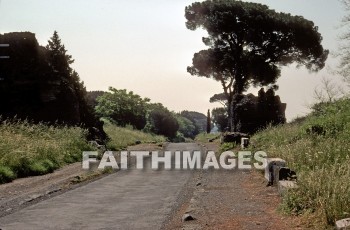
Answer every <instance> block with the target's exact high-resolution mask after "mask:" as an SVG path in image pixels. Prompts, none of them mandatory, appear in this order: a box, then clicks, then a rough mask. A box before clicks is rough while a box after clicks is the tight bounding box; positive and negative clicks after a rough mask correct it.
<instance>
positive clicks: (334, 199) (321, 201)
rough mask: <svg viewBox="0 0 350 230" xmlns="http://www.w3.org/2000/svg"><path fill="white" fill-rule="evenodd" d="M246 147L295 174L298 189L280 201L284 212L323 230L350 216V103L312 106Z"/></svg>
mask: <svg viewBox="0 0 350 230" xmlns="http://www.w3.org/2000/svg"><path fill="white" fill-rule="evenodd" d="M251 142H252V144H253V146H254V148H255V150H263V151H265V152H267V154H268V156H269V157H280V158H282V159H284V160H286V162H287V164H288V166H289V167H290V168H292V169H294V170H296V172H297V175H298V185H299V188H298V189H296V190H291V191H290V192H288V193H287V194H286V195H285V196H284V197H283V202H282V205H281V209H282V210H283V211H285V212H286V213H289V214H295V215H305V216H308V217H309V220H312V221H311V225H314V227H315V226H316V225H317V226H316V227H317V228H324V229H326V228H328V227H329V226H331V225H334V223H335V221H336V220H339V219H343V218H348V217H350V183H349V181H350V99H341V100H338V101H336V102H334V103H324V104H319V105H316V106H314V111H313V112H312V113H311V114H310V115H309V116H307V117H306V118H305V119H302V120H301V121H298V122H292V123H291V124H286V125H282V126H278V127H269V128H267V129H266V130H263V131H261V132H259V133H257V134H256V135H255V136H253V137H252V140H251ZM310 215H311V218H310Z"/></svg>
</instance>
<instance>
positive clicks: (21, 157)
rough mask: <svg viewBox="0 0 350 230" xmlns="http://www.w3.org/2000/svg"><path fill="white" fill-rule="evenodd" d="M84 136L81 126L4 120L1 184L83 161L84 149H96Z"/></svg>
mask: <svg viewBox="0 0 350 230" xmlns="http://www.w3.org/2000/svg"><path fill="white" fill-rule="evenodd" d="M85 135H86V132H85V131H84V130H83V129H81V128H78V127H54V126H48V125H45V124H30V123H28V122H26V121H4V122H3V123H1V124H0V136H1V138H0V184H1V183H6V182H10V181H12V180H14V179H16V178H18V177H25V176H34V175H43V174H46V173H50V172H53V171H54V170H55V169H58V168H60V167H62V166H63V165H66V164H68V163H73V162H77V161H80V160H81V155H82V154H81V153H82V151H83V150H86V151H88V150H93V148H92V147H91V146H90V145H89V144H88V142H87V141H86V138H85Z"/></svg>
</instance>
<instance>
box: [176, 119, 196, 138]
mask: <svg viewBox="0 0 350 230" xmlns="http://www.w3.org/2000/svg"><path fill="white" fill-rule="evenodd" d="M176 119H177V123H178V124H179V130H178V131H179V132H180V133H182V134H183V136H184V137H188V138H192V139H194V137H195V136H196V135H197V133H196V126H195V124H194V123H193V122H192V121H191V120H190V119H187V118H186V117H183V116H181V114H176Z"/></svg>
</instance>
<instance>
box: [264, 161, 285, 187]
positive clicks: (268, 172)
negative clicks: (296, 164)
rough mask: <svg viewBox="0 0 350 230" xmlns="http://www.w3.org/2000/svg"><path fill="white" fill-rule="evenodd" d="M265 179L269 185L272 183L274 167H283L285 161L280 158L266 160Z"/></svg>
mask: <svg viewBox="0 0 350 230" xmlns="http://www.w3.org/2000/svg"><path fill="white" fill-rule="evenodd" d="M265 160H266V168H265V178H266V180H267V181H268V182H269V183H271V184H272V183H273V181H274V178H275V177H274V174H273V173H274V166H278V167H285V166H286V161H285V160H282V159H281V158H266V159H265Z"/></svg>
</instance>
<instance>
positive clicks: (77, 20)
mask: <svg viewBox="0 0 350 230" xmlns="http://www.w3.org/2000/svg"><path fill="white" fill-rule="evenodd" d="M193 2H195V0H147V1H144V0H74V1H72V0H60V1H57V0H0V33H1V34H3V33H8V32H19V31H30V32H33V33H35V34H36V38H37V39H38V41H39V44H41V45H46V44H47V40H48V39H49V38H50V37H51V36H52V34H53V32H54V31H55V30H57V31H58V33H59V36H60V37H61V39H62V42H63V44H64V45H65V47H66V49H67V50H68V53H69V54H71V55H72V56H73V58H74V59H75V63H74V64H73V65H72V67H73V68H74V69H75V70H76V71H77V72H78V73H79V75H80V78H81V79H82V80H83V81H84V83H85V85H86V87H87V90H104V91H106V90H108V87H109V86H112V87H114V88H117V89H127V90H130V91H134V92H135V93H137V94H139V95H141V96H142V97H148V98H150V99H151V100H152V102H160V103H162V104H164V105H165V106H166V107H168V108H169V109H170V110H173V111H176V112H180V111H182V110H191V111H198V112H201V113H204V114H206V111H207V110H208V109H212V108H215V107H219V106H221V105H220V104H218V103H214V104H212V103H209V98H210V97H211V96H212V95H214V94H216V93H221V92H222V87H221V86H220V83H218V82H216V81H214V80H212V79H207V78H202V77H196V76H191V75H190V74H189V73H187V71H186V69H187V66H190V65H191V64H192V58H193V54H194V53H196V52H198V51H200V50H202V49H206V47H205V46H204V44H203V43H202V37H203V36H206V32H205V31H203V30H197V31H191V30H188V29H187V28H186V26H185V21H186V20H185V17H184V10H185V7H186V6H188V5H190V4H191V3H193ZM251 2H258V3H262V4H266V5H268V6H269V7H270V8H272V9H275V10H276V11H278V12H287V13H291V14H292V15H301V16H303V17H304V18H306V19H309V20H312V21H313V22H314V23H315V25H317V26H318V27H319V31H320V33H321V34H322V36H323V43H322V44H323V46H324V47H325V48H326V49H329V50H330V51H332V52H333V51H336V50H337V48H338V42H339V41H338V36H339V34H340V29H339V25H340V22H341V19H342V17H343V16H344V14H345V11H344V9H343V6H342V4H341V3H340V2H339V1H338V0H307V1H305V0H251ZM335 65H336V60H335V58H334V57H333V56H330V57H329V59H328V61H327V66H335ZM322 78H329V79H333V80H334V81H335V82H337V83H338V84H340V85H341V84H342V82H341V80H340V77H338V76H335V75H334V74H332V73H331V71H329V68H325V69H324V70H322V71H320V72H318V73H309V72H308V71H307V70H306V69H305V68H300V69H296V68H295V66H293V65H292V66H290V67H284V68H283V69H282V75H281V77H280V79H279V80H278V82H277V84H278V85H279V90H278V91H277V94H278V95H279V96H280V97H281V100H282V102H284V103H287V110H286V117H287V119H288V120H291V119H293V118H295V117H297V116H303V115H305V114H307V113H308V112H309V109H308V106H309V105H310V104H311V103H312V102H314V96H313V92H314V89H315V88H316V87H320V85H321V83H320V82H321V79H322ZM257 90H258V89H251V90H249V92H251V93H256V92H257Z"/></svg>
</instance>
